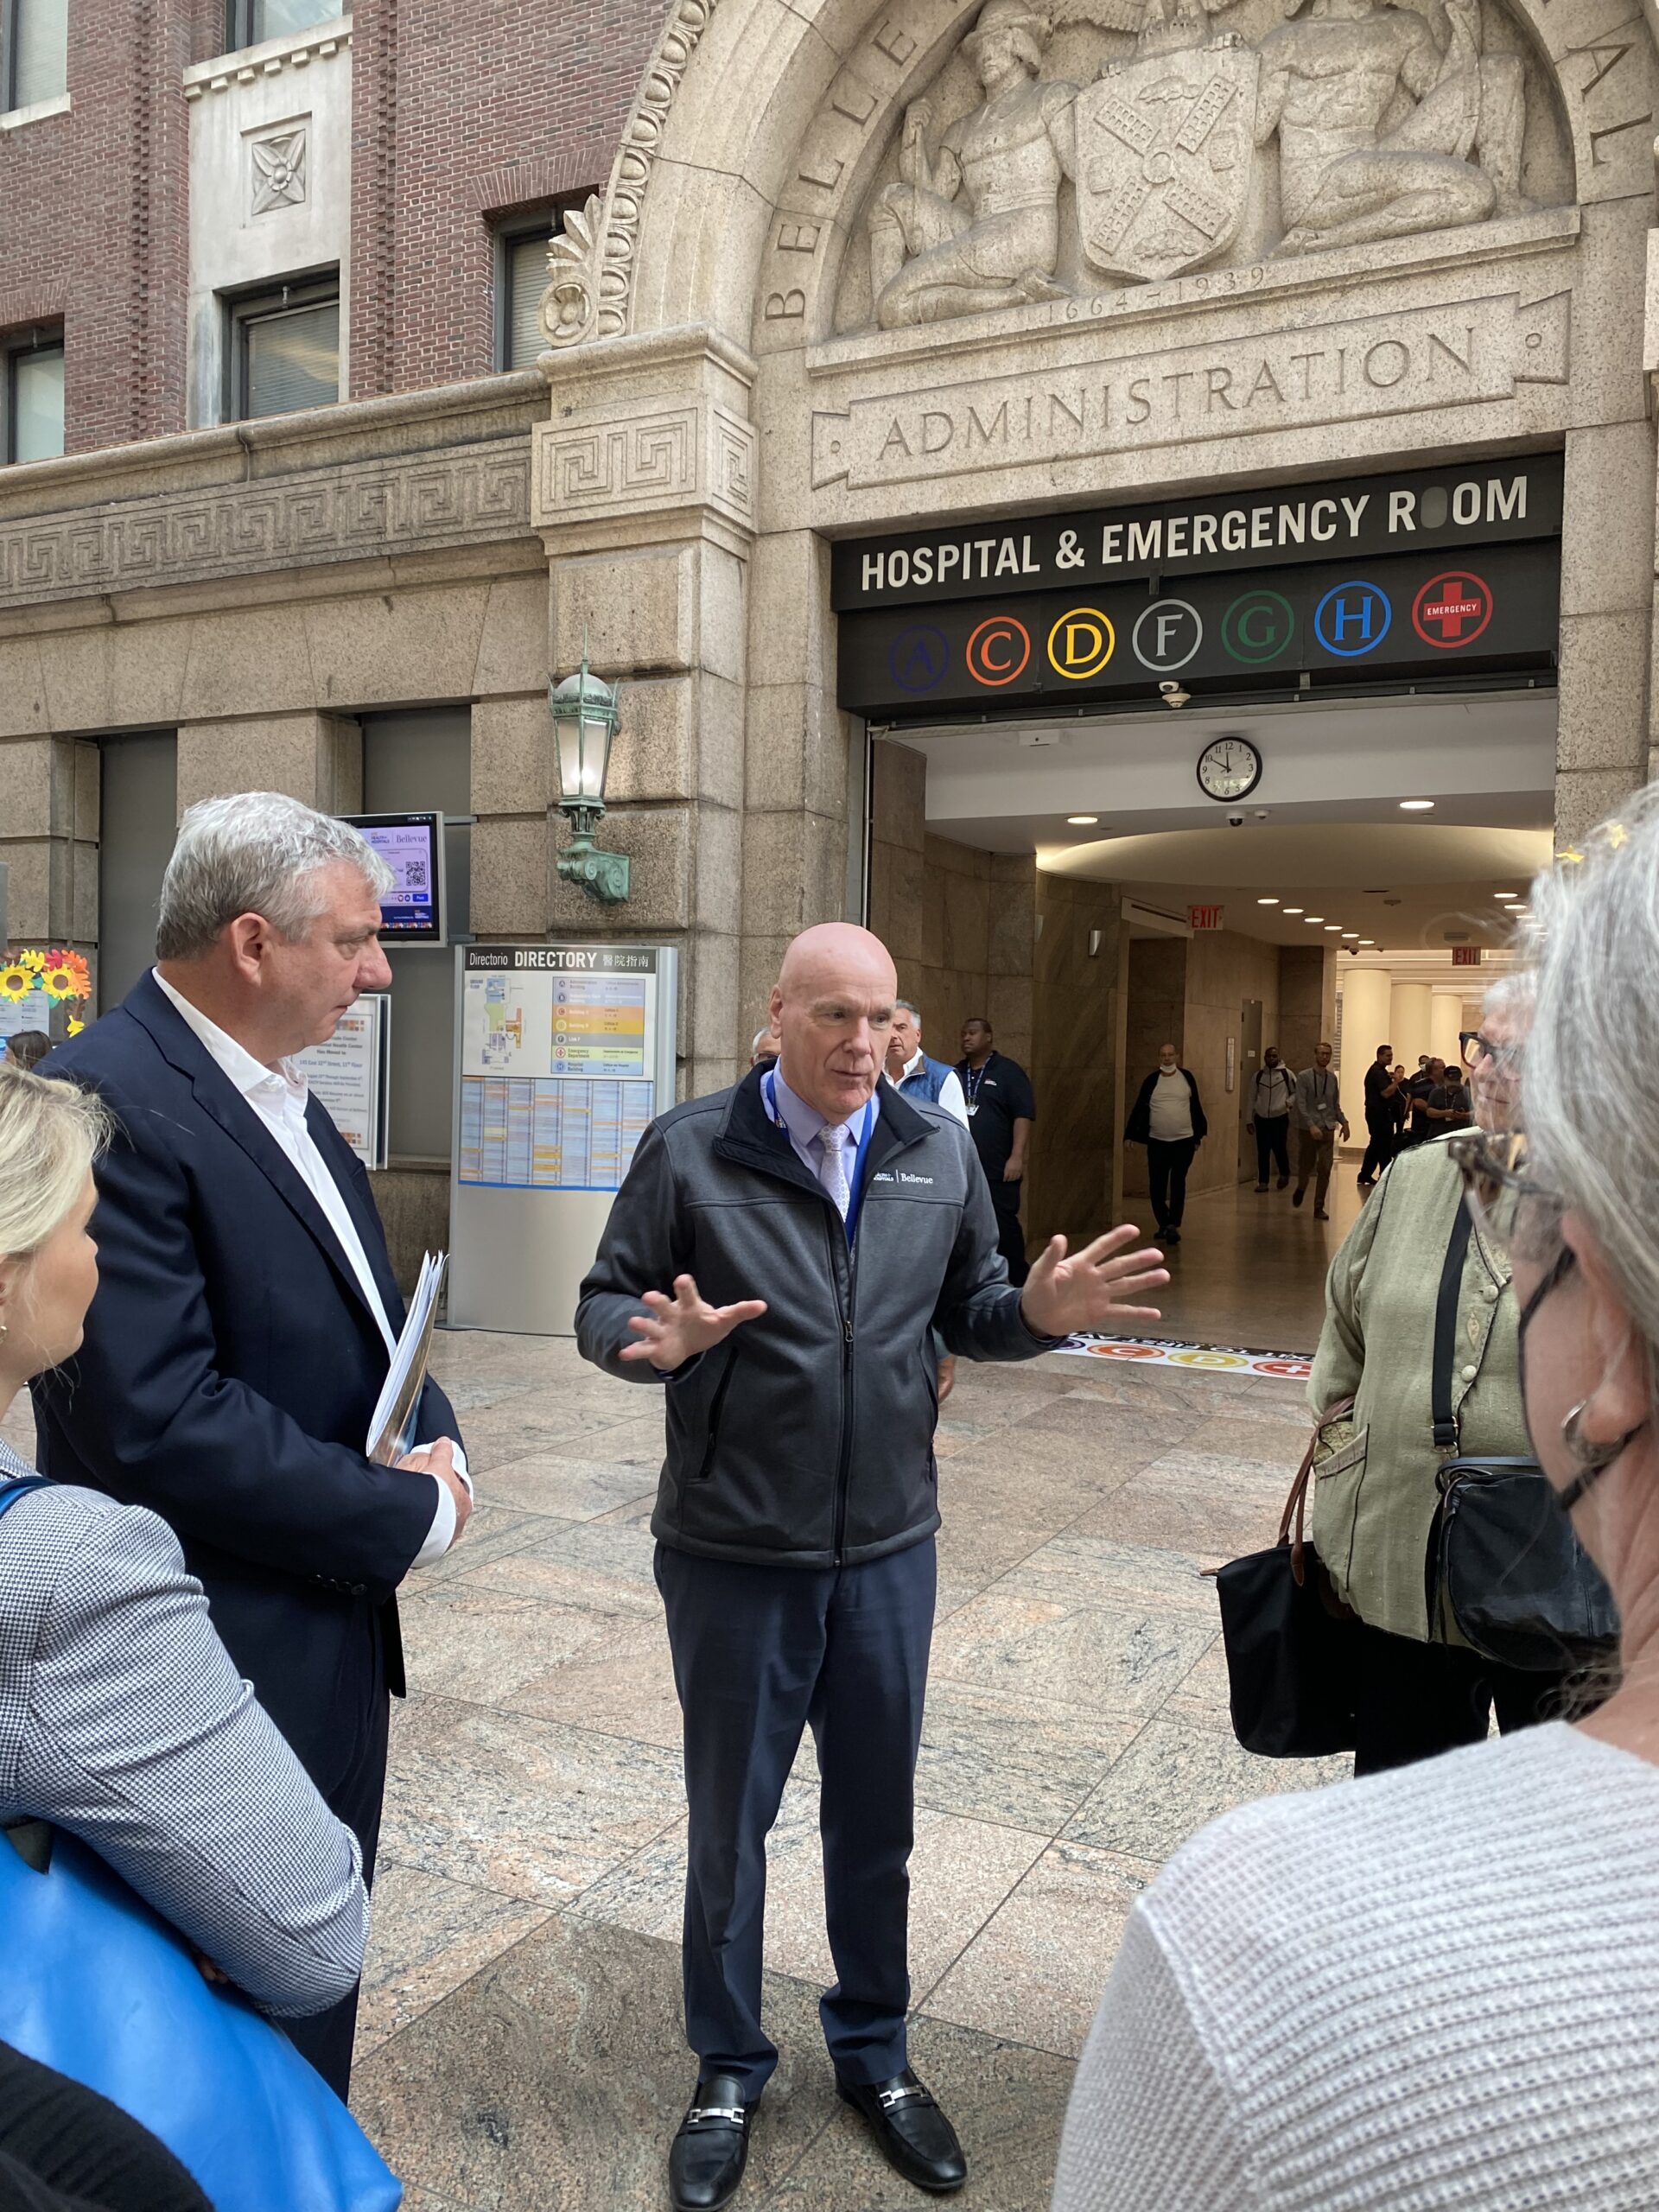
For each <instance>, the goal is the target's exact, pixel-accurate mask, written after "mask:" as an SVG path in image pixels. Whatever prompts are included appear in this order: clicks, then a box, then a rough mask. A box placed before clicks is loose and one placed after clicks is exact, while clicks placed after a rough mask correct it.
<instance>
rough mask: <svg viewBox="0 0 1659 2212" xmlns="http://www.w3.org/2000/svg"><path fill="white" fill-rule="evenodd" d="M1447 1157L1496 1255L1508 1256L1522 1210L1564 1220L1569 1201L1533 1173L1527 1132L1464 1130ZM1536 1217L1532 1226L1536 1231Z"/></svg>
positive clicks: (1451, 1142) (1448, 1143) (1452, 1140)
mask: <svg viewBox="0 0 1659 2212" xmlns="http://www.w3.org/2000/svg"><path fill="white" fill-rule="evenodd" d="M1446 1151H1447V1152H1448V1153H1449V1154H1451V1157H1452V1160H1453V1161H1454V1162H1455V1163H1456V1166H1457V1167H1458V1170H1459V1173H1460V1174H1461V1175H1462V1177H1463V1195H1464V1201H1465V1205H1467V1206H1468V1208H1469V1211H1470V1215H1471V1218H1472V1219H1473V1222H1474V1224H1475V1227H1476V1228H1477V1229H1478V1230H1479V1231H1480V1234H1481V1236H1483V1237H1484V1239H1485V1241H1486V1242H1487V1243H1489V1244H1490V1245H1491V1246H1492V1247H1493V1248H1494V1249H1495V1250H1497V1252H1498V1253H1500V1254H1501V1255H1503V1257H1504V1258H1506V1259H1507V1258H1508V1257H1509V1255H1510V1247H1511V1245H1512V1244H1513V1243H1514V1240H1515V1233H1516V1221H1517V1217H1518V1216H1519V1214H1520V1211H1521V1208H1522V1205H1523V1204H1524V1205H1527V1206H1528V1207H1529V1209H1535V1208H1536V1207H1537V1206H1539V1205H1542V1206H1545V1207H1548V1208H1550V1209H1553V1210H1554V1212H1555V1213H1557V1214H1558V1215H1559V1214H1561V1213H1564V1212H1565V1211H1566V1210H1567V1201H1566V1199H1565V1198H1562V1197H1561V1196H1560V1193H1559V1192H1554V1191H1552V1190H1550V1189H1548V1187H1547V1186H1546V1185H1543V1184H1541V1183H1540V1182H1538V1181H1537V1180H1536V1179H1535V1177H1534V1176H1533V1174H1532V1173H1531V1167H1530V1162H1529V1156H1528V1152H1527V1138H1526V1132H1525V1131H1524V1130H1523V1129H1509V1130H1492V1129H1464V1130H1460V1131H1459V1134H1458V1135H1456V1136H1454V1137H1451V1138H1449V1139H1448V1140H1447V1141H1446ZM1534 1220H1535V1213H1534V1215H1533V1217H1532V1218H1531V1219H1529V1224H1528V1226H1529V1231H1530V1230H1531V1229H1532V1227H1533V1224H1534Z"/></svg>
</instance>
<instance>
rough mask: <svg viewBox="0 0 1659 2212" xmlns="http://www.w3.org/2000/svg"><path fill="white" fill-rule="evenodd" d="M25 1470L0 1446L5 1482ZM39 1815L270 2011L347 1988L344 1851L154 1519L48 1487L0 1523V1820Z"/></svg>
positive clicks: (354, 1907)
mask: <svg viewBox="0 0 1659 2212" xmlns="http://www.w3.org/2000/svg"><path fill="white" fill-rule="evenodd" d="M29 1472H30V1470H29V1468H28V1467H26V1466H25V1465H23V1464H22V1461H21V1460H20V1459H18V1458H17V1457H16V1453H15V1452H10V1451H9V1450H8V1449H7V1447H6V1446H5V1445H4V1444H3V1443H0V1481H10V1480H14V1479H16V1478H17V1477H19V1476H26V1475H28V1474H29ZM37 1820H39V1821H52V1822H54V1824H55V1825H56V1826H57V1827H61V1828H66V1829H67V1830H68V1831H69V1832H70V1833H71V1834H74V1835H77V1836H79V1837H80V1838H81V1840H83V1841H84V1842H86V1844H88V1845H90V1846H91V1847H92V1849H93V1850H94V1851H96V1852H98V1853H99V1855H100V1856H101V1857H102V1858H104V1859H107V1860H108V1861H109V1863H110V1865H111V1866H113V1867H114V1869H115V1871H116V1872H117V1873H118V1874H119V1875H120V1876H121V1877H122V1878H123V1879H124V1881H126V1882H127V1883H128V1884H130V1886H131V1887H132V1888H133V1889H135V1890H136V1891H137V1892H138V1893H139V1895H140V1896H141V1897H145V1898H146V1899H148V1901H149V1904H152V1905H153V1906H154V1907H155V1909H156V1911H157V1912H159V1913H161V1914H162V1916H163V1917H164V1918H166V1919H168V1920H169V1921H170V1922H171V1923H173V1925H174V1926H175V1928H177V1929H179V1930H180V1931H181V1933H182V1934H183V1935H184V1936H186V1937H187V1938H188V1940H189V1942H191V1943H193V1944H194V1946H195V1948H196V1949H197V1950H198V1951H200V1952H201V1953H202V1954H203V1955H205V1956H206V1957H207V1958H209V1959H211V1960H212V1961H213V1963H214V1965H216V1966H218V1967H220V1968H221V1969H222V1970H223V1971H224V1972H225V1973H226V1974H228V1975H229V1977H230V1978H231V1980H232V1981H233V1982H235V1983H236V1984H237V1986H238V1987H239V1988H241V1989H244V1990H245V1991H246V1992H247V1993H248V1995H249V1996H250V1997H251V1998H252V1999H253V2000H254V2002H255V2003H256V2004H257V2005H260V2006H262V2007H263V2008H264V2010H265V2011H266V2012H274V2013H277V2014H279V2015H289V2016H298V2015H302V2014H306V2013H310V2012H321V2011H322V2010H323V2008H324V2007H325V2006H327V2005H332V2004H334V2003H335V2002H336V2001H337V2000H338V1999H340V1998H342V1997H344V1996H346V1994H347V1993H348V1992H349V1991H350V1990H351V1989H352V1987H353V1985H354V1984H355V1983H356V1980H357V1978H358V1975H359V1973H360V1972H361V1969H362V1964H363V1945H364V1940H365V1936H366V1934H367V1930H368V1898H367V1895H366V1893H365V1890H364V1886H363V1874H362V1864H361V1857H360V1853H359V1849H358V1845H357V1839H356V1838H355V1837H354V1836H353V1834H352V1833H351V1831H350V1830H349V1829H348V1828H346V1827H342V1825H341V1824H340V1821H337V1820H335V1818H334V1815H333V1814H331V1813H330V1812H329V1811H328V1809H327V1807H326V1806H325V1805H324V1803H323V1802H322V1800H321V1797H320V1796H318V1795H317V1792H316V1790H315V1788H314V1787H313V1785H312V1783H311V1782H310V1780H309V1778H308V1776H307V1775H306V1773H305V1770H304V1769H303V1768H302V1766H301V1764H300V1763H299V1761H298V1760H297V1759H296V1758H295V1756H294V1754H293V1752H292V1751H289V1747H288V1745H287V1744H286V1743H285V1742H284V1741H283V1738H282V1737H281V1736H280V1735H279V1734H278V1733H277V1729H276V1726H274V1724H273V1723H272V1722H271V1720H270V1718H269V1717H268V1715H267V1714H266V1713H265V1712H264V1708H263V1707H261V1706H260V1704H259V1702H258V1700H257V1699H256V1698H255V1696H254V1694H253V1692H252V1690H251V1688H250V1687H249V1685H248V1684H247V1683H246V1682H245V1681H242V1680H241V1679H240V1678H239V1677H238V1674H237V1672H236V1669H235V1668H234V1667H233V1666H232V1663H231V1660H230V1656H229V1655H228V1653H227V1652H226V1649H225V1647H224V1645H223V1644H222V1643H220V1642H219V1637H218V1636H217V1635H216V1634H215V1633H214V1630H213V1624H212V1623H211V1622H210V1620H209V1619H208V1617H207V1599H205V1598H204V1597H203V1596H202V1594H201V1585H200V1583H199V1582H197V1581H196V1580H194V1577H192V1576H191V1575H189V1574H188V1573H186V1571H185V1565H184V1556H183V1554H182V1553H181V1551H180V1549H179V1546H178V1542H177V1540H176V1538H175V1536H174V1535H173V1532H172V1530H171V1529H169V1528H168V1526H167V1524H166V1522H163V1521H160V1520H158V1519H157V1518H156V1516H155V1515H154V1514H153V1513H146V1512H145V1511H143V1509H142V1508H139V1507H136V1506H124V1505H118V1504H117V1503H115V1501H114V1500H113V1499H112V1498H108V1497H103V1496H102V1495H101V1494H100V1493H99V1492H98V1491H90V1490H77V1489H72V1488H70V1487H68V1486H67V1485H59V1484H53V1485H52V1486H50V1487H48V1488H47V1489H44V1490H36V1491H29V1494H28V1495H27V1496H26V1497H21V1498H19V1499H18V1500H17V1501H16V1503H15V1504H14V1505H13V1506H12V1507H11V1509H10V1511H9V1512H7V1513H5V1514H3V1515H0V1827H11V1826H16V1825H17V1824H18V1823H20V1822H22V1821H37ZM3 1847H4V1846H3V1844H0V1848H3Z"/></svg>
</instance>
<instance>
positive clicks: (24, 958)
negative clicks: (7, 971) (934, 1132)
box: [17, 952, 47, 976]
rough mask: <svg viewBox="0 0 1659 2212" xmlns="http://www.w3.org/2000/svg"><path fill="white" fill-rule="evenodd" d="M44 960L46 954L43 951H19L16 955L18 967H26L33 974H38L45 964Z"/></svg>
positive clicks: (45, 959)
mask: <svg viewBox="0 0 1659 2212" xmlns="http://www.w3.org/2000/svg"><path fill="white" fill-rule="evenodd" d="M46 961H47V956H46V954H45V953H43V952H20V953H19V954H18V955H17V965H18V966H19V967H20V968H27V969H29V973H30V974H31V975H33V976H38V975H39V974H40V973H41V969H43V968H44V967H45V966H46Z"/></svg>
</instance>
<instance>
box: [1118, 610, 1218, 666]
mask: <svg viewBox="0 0 1659 2212" xmlns="http://www.w3.org/2000/svg"><path fill="white" fill-rule="evenodd" d="M1129 643H1130V644H1131V645H1133V646H1134V648H1135V658H1136V660H1138V661H1139V662H1140V664H1141V667H1142V668H1149V669H1150V670H1151V671H1152V672H1153V674H1154V676H1173V674H1174V673H1175V671H1176V670H1177V669H1178V668H1185V666H1186V664H1187V663H1188V661H1190V660H1191V659H1192V656H1193V654H1194V653H1196V652H1198V647H1199V646H1200V645H1202V644H1203V643H1204V618H1203V616H1202V615H1201V614H1200V613H1198V608H1197V607H1193V606H1192V605H1190V604H1189V603H1188V601H1185V600H1184V599H1154V601H1153V602H1152V605H1151V606H1150V607H1146V608H1144V609H1143V610H1142V612H1141V613H1140V614H1138V615H1137V616H1136V618H1135V628H1134V629H1133V630H1132V631H1131V632H1130V633H1129Z"/></svg>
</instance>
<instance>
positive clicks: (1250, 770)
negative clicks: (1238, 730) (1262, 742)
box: [1198, 737, 1262, 801]
mask: <svg viewBox="0 0 1659 2212" xmlns="http://www.w3.org/2000/svg"><path fill="white" fill-rule="evenodd" d="M1261 780H1262V755H1261V754H1260V753H1258V752H1257V751H1256V749H1255V747H1254V746H1253V745H1252V744H1251V743H1250V741H1249V738H1247V737H1218V738H1217V739H1215V740H1214V741H1213V742H1212V743H1211V744H1209V745H1206V746H1205V748H1204V750H1203V752H1202V753H1199V755H1198V788H1199V790H1200V791H1204V792H1205V794H1206V796H1207V797H1209V798H1215V799H1221V800H1224V801H1226V800H1231V799H1240V798H1249V795H1250V793H1251V792H1252V791H1254V790H1255V787H1256V785H1258V784H1259V783H1260V782H1261Z"/></svg>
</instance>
